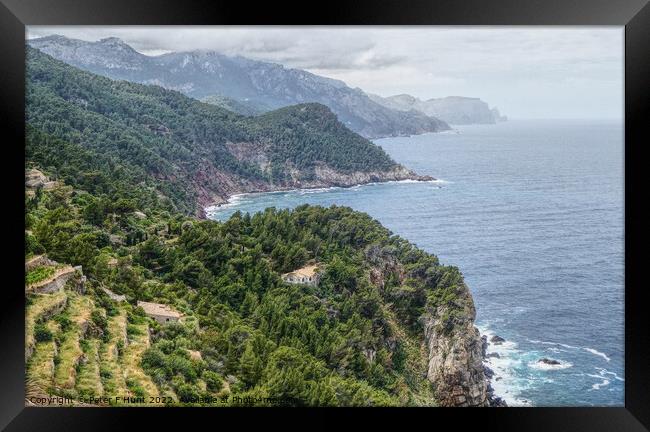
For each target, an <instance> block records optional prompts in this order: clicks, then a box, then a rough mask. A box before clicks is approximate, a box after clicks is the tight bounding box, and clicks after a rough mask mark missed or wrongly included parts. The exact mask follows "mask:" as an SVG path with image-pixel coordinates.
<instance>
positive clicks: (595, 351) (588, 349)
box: [582, 348, 611, 362]
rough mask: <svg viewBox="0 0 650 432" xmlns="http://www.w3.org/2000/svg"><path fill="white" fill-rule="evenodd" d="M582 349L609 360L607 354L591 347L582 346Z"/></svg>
mask: <svg viewBox="0 0 650 432" xmlns="http://www.w3.org/2000/svg"><path fill="white" fill-rule="evenodd" d="M582 349H583V350H585V351H587V352H590V353H592V354H594V355H597V356H600V357H602V358H604V359H605V360H607V361H608V362H609V361H610V360H611V359H610V358H609V357H607V355H606V354H605V353H602V352H600V351H598V350H595V349H593V348H582Z"/></svg>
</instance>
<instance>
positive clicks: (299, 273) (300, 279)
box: [282, 264, 321, 286]
mask: <svg viewBox="0 0 650 432" xmlns="http://www.w3.org/2000/svg"><path fill="white" fill-rule="evenodd" d="M320 277H321V275H320V273H319V268H318V265H316V264H311V265H308V266H305V267H302V268H299V269H297V270H294V271H292V272H290V273H285V274H283V275H282V279H283V280H284V281H285V282H288V283H292V284H306V285H313V286H316V285H318V282H319V281H320Z"/></svg>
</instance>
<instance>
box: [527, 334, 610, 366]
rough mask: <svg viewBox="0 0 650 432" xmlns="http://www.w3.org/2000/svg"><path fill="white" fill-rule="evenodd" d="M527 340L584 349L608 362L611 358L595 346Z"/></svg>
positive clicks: (534, 341) (534, 340)
mask: <svg viewBox="0 0 650 432" xmlns="http://www.w3.org/2000/svg"><path fill="white" fill-rule="evenodd" d="M528 342H531V343H536V344H542V345H556V346H561V347H564V348H567V349H573V350H584V351H587V352H588V353H591V354H593V355H596V356H598V357H602V358H604V359H605V360H606V361H607V362H609V361H610V360H611V359H610V358H609V357H608V356H607V354H605V353H604V352H601V351H598V350H597V349H595V348H590V347H579V346H574V345H568V344H563V343H560V342H549V341H541V340H536V339H528Z"/></svg>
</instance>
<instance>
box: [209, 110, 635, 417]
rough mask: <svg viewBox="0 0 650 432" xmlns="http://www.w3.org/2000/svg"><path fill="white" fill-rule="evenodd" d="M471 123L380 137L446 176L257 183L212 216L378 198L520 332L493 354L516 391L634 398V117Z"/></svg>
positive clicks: (574, 399)
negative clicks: (552, 362)
mask: <svg viewBox="0 0 650 432" xmlns="http://www.w3.org/2000/svg"><path fill="white" fill-rule="evenodd" d="M458 130H459V132H460V133H457V134H456V133H442V134H426V135H419V136H413V137H408V138H388V139H382V140H377V141H375V142H376V143H377V144H379V145H381V146H382V147H383V148H384V149H385V150H386V151H387V152H388V153H389V154H390V155H391V156H392V157H393V158H394V159H395V160H397V161H398V162H400V163H402V164H404V165H405V166H407V167H409V168H412V169H414V170H415V171H417V172H418V173H420V174H429V175H432V176H434V177H436V178H437V179H440V181H438V182H429V183H422V182H397V183H384V184H374V185H365V186H358V187H354V188H349V189H341V188H330V189H319V190H310V191H292V192H279V193H270V194H255V195H244V196H238V197H235V198H234V199H233V202H232V204H229V205H226V206H225V207H222V208H221V209H219V211H217V212H214V213H212V214H211V217H212V218H215V219H219V220H223V219H225V218H227V217H229V216H230V215H231V214H232V213H233V212H234V211H236V210H241V211H244V212H255V211H258V210H261V209H264V208H266V207H269V206H275V207H278V208H285V207H295V206H297V205H299V204H303V203H310V204H319V205H324V206H329V205H331V204H338V205H347V206H350V207H353V208H355V209H357V210H361V211H364V212H367V213H368V214H370V215H371V216H373V217H374V218H376V219H377V220H379V221H380V222H381V223H382V224H383V225H384V226H386V227H388V228H389V229H390V230H392V231H393V232H394V233H395V234H398V235H400V236H402V237H404V238H407V239H408V240H410V241H412V242H414V243H415V244H417V245H418V246H419V247H421V248H422V249H424V250H426V251H428V252H432V253H435V254H436V255H438V256H439V257H440V259H441V261H442V262H444V263H446V264H452V265H456V266H458V267H459V268H460V269H461V270H462V272H463V274H464V276H465V280H466V282H467V284H468V285H469V287H470V289H471V291H472V294H473V296H474V300H475V303H476V308H477V326H478V327H479V329H480V330H481V331H482V333H484V334H487V335H488V336H491V335H493V334H498V335H499V336H502V337H503V338H505V339H506V342H505V343H504V344H502V345H498V346H497V345H494V344H490V346H489V348H488V352H496V353H498V354H499V356H500V358H494V357H492V358H490V359H489V363H488V366H489V367H490V368H492V369H493V370H494V372H495V378H494V379H493V381H492V385H493V387H494V388H495V391H496V393H497V395H499V396H501V397H503V398H504V399H506V401H508V402H509V404H510V405H534V406H584V405H596V406H605V405H608V406H612V405H618V406H622V405H623V403H624V384H625V382H624V380H623V377H624V346H623V341H624V338H623V336H624V305H623V299H624V289H623V287H624V285H623V284H624V279H623V273H624V249H623V247H624V246H623V234H624V231H623V227H624V224H623V208H624V203H623V191H624V189H623V188H624V184H623V164H624V154H623V126H622V122H615V121H539V120H536V121H523V120H522V121H509V122H505V123H499V124H496V125H480V126H479V125H476V126H464V127H459V128H458ZM541 357H547V358H552V359H556V360H558V361H560V363H561V364H560V365H559V366H555V367H547V368H543V367H540V364H539V363H538V361H537V360H538V359H539V358H541Z"/></svg>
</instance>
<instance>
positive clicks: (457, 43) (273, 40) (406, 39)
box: [28, 26, 623, 117]
mask: <svg viewBox="0 0 650 432" xmlns="http://www.w3.org/2000/svg"><path fill="white" fill-rule="evenodd" d="M52 33H57V34H63V35H65V36H69V37H74V38H79V39H84V40H99V39H101V38H103V37H108V36H116V37H119V38H121V39H123V40H125V41H126V42H127V43H129V44H130V45H131V46H133V47H134V49H136V50H138V51H140V52H142V53H144V54H147V55H157V54H161V53H164V52H169V51H191V50H197V49H200V50H214V51H218V52H222V53H224V54H228V55H241V56H244V57H249V58H253V59H257V60H264V61H271V62H276V63H281V64H283V65H285V66H287V67H294V68H301V69H306V70H309V71H311V72H314V73H318V74H320V75H325V76H328V77H331V78H335V79H340V80H343V81H345V82H346V83H347V84H348V85H350V86H352V87H360V88H362V89H364V90H366V91H369V92H373V93H378V94H382V95H391V94H397V93H411V94H413V95H415V96H418V97H420V98H423V99H428V98H431V97H440V96H445V95H450V94H455V95H466V96H475V97H481V98H483V99H484V100H486V101H488V102H489V103H490V104H491V105H497V106H499V108H500V109H501V110H502V111H503V112H504V113H506V114H508V115H510V116H511V117H517V116H520V117H525V116H530V115H535V116H538V115H540V114H539V113H541V112H546V113H548V116H554V115H555V116H568V117H571V116H573V117H575V116H578V115H579V116H584V115H592V116H612V115H614V113H616V115H619V113H620V111H621V110H622V108H621V100H622V92H623V27H436V26H430V27H427V26H424V27H422V26H418V27H396V26H386V27H375V26H367V27H346V26H339V27H321V26H319V27H278V26H265V27H241V26H230V27H223V26H221V27H214V26H192V27H174V26H172V27H151V26H148V27H133V26H119V27H103V26H98V27H77V26H75V27H29V28H28V36H29V37H34V36H44V35H47V34H52ZM581 81H582V82H583V84H584V85H580V84H579V83H580V82H581ZM603 82H607V83H609V84H608V85H607V86H604V87H603V86H602V85H599V84H597V83H603ZM567 83H573V84H572V85H569V84H567ZM589 85H592V86H593V89H594V92H596V93H594V94H590V93H589V92H588V91H587V90H586V87H585V86H589ZM542 88H543V89H547V91H555V92H557V93H555V94H543V95H542V94H540V92H539V89H542ZM614 89H615V90H616V91H614ZM536 98H537V99H536ZM596 101H598V103H595V102H596ZM537 102H539V104H540V105H539V106H534V109H533V105H534V104H536V103H537ZM608 106H610V107H611V109H608V108H607V107H608Z"/></svg>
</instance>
